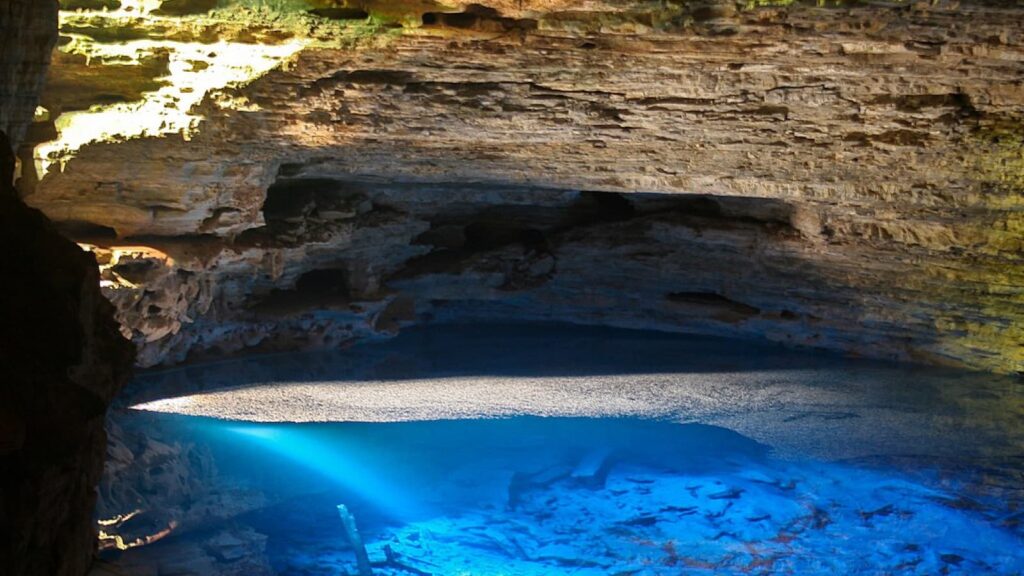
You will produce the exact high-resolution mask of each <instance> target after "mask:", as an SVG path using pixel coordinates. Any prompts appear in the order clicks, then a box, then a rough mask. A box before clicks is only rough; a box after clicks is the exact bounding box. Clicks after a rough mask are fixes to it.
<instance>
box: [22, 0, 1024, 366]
mask: <svg viewBox="0 0 1024 576" xmlns="http://www.w3.org/2000/svg"><path fill="white" fill-rule="evenodd" d="M125 4H136V3H125ZM168 4H173V5H174V7H177V6H179V5H180V6H182V7H186V6H187V7H188V10H184V9H182V10H178V9H177V8H175V9H174V10H170V9H169V8H168V9H165V10H163V11H162V13H146V12H145V10H144V9H143V8H139V9H138V10H134V11H131V12H129V11H127V8H126V7H122V8H120V9H119V10H115V11H106V12H100V11H89V10H84V11H77V12H66V13H65V14H64V15H63V17H62V26H63V27H62V30H63V32H64V34H66V35H67V36H68V38H71V39H72V41H71V42H69V43H68V44H67V45H66V46H65V48H63V50H65V51H66V52H68V55H67V56H62V57H61V62H65V61H67V62H68V63H69V64H68V65H69V66H77V64H74V59H73V58H72V57H73V56H74V55H78V56H75V57H76V58H80V57H82V56H85V57H86V58H87V59H89V61H90V62H96V63H97V65H98V66H101V67H100V68H99V70H100V71H101V72H100V74H103V72H102V71H103V70H108V71H109V72H108V74H109V75H110V76H112V77H113V76H115V75H117V76H119V77H120V74H121V72H122V71H123V68H124V66H125V64H126V62H128V63H134V65H136V66H138V67H140V68H138V71H139V72H140V73H139V74H138V75H137V81H138V83H139V84H138V85H137V86H134V87H133V86H119V87H118V89H117V90H116V93H115V94H114V97H115V98H116V99H117V101H116V102H113V103H111V102H98V104H101V106H100V107H99V108H94V109H92V110H91V111H90V110H87V111H79V112H77V113H72V114H71V115H68V114H65V115H64V116H61V117H59V118H56V119H52V120H48V121H43V122H41V125H37V131H36V134H37V136H38V137H37V138H36V139H35V140H34V141H33V144H39V146H38V147H37V148H36V149H35V159H34V161H32V158H31V156H32V151H31V150H28V151H26V152H25V153H23V155H22V157H23V159H24V160H26V162H25V164H26V166H27V167H28V169H27V170H26V174H25V177H24V178H23V180H22V190H23V193H25V194H26V195H27V196H26V200H27V201H28V202H29V203H30V204H32V205H33V206H36V207H38V208H40V209H41V210H43V211H44V212H46V213H47V214H48V215H49V216H50V217H52V218H54V219H56V220H58V221H61V222H63V223H64V224H65V225H66V226H67V229H68V230H69V231H70V232H71V233H72V234H74V235H75V236H76V237H77V238H78V239H81V240H83V241H89V242H90V243H92V244H94V245H97V246H99V247H101V249H100V250H99V251H98V253H99V254H100V257H101V259H106V260H108V261H109V262H111V263H112V264H110V266H109V267H107V268H105V272H104V274H106V276H105V293H106V294H107V295H108V296H109V297H110V298H111V299H112V300H113V301H114V302H115V304H116V306H117V307H118V315H119V318H120V320H121V321H122V324H123V325H124V331H125V333H126V334H129V335H130V336H131V337H132V339H133V340H134V341H135V342H136V344H137V345H138V347H139V349H140V351H141V354H140V363H141V364H143V365H154V364H158V363H161V362H168V363H169V362H176V361H180V360H182V359H185V358H187V357H189V355H192V356H193V357H198V356H202V355H203V354H206V353H219V352H223V351H235V350H240V349H245V348H250V347H257V346H260V347H271V348H276V347H303V346H323V345H333V344H336V343H337V342H340V341H345V340H349V339H352V338H360V337H366V336H371V335H376V334H389V333H392V332H393V331H394V330H395V329H397V328H398V327H399V326H400V325H401V324H402V323H405V322H414V321H420V320H424V319H429V318H465V317H479V316H485V317H492V318H508V317H515V318H521V319H531V318H532V319H557V320H567V321H573V322H581V323H597V324H613V325H620V326H634V327H651V328H658V329H664V330H677V331H690V332H699V333H710V334H726V335H741V336H756V337H767V338H770V339H772V340H777V341H783V342H790V343H794V344H801V345H810V346H819V347H826V348H832V349H838V350H844V351H848V352H851V353H857V354H864V355H869V356H874V357H886V358H897V359H904V360H913V361H920V362H927V363H943V364H954V365H961V366H968V367H973V368H981V369H988V370H996V371H1001V372H1010V373H1013V372H1020V371H1022V370H1024V345H1022V344H1024V291H1022V290H1024V266H1022V254H1024V250H1022V248H1024V220H1022V216H1021V215H1022V209H1024V195H1022V192H1024V164H1022V161H1021V158H1022V150H1024V144H1022V140H1021V138H1022V133H1021V131H1020V126H1021V122H1022V120H1024V65H1022V62H1024V8H1022V7H1021V6H1020V5H1019V4H1017V3H1013V2H1002V1H995V0H993V1H977V2H947V1H945V0H940V1H938V2H932V3H910V2H892V3H861V2H850V3H841V4H838V5H837V4H835V3H832V2H826V3H824V5H822V6H818V5H817V4H818V3H808V2H774V1H771V2H768V1H765V2H760V1H759V2H749V3H743V2H739V3H735V2H728V1H720V0H711V1H699V2H698V1H693V2H674V1H670V2H644V1H640V0H636V1H631V2H611V1H600V0H593V1H587V2H569V1H566V0H522V1H519V0H516V1H513V0H507V1H506V0H485V1H482V2H473V3H469V2H462V1H457V2H448V3H446V4H445V5H444V6H441V5H440V4H437V3H433V2H384V1H365V2H349V3H340V2H313V1H310V2H305V1H303V0H292V1H289V2H283V3H279V6H278V7H277V8H275V9H273V10H272V9H269V8H266V7H262V6H261V5H258V3H254V2H248V1H246V0H237V1H235V2H232V3H227V4H225V3H222V4H221V5H220V6H219V7H207V6H205V5H204V3H202V2H174V3H165V8H166V7H167V6H166V5H168ZM172 8H173V7H172ZM207 8H209V9H207ZM185 12H188V14H184V13H185ZM179 14H184V15H179ZM121 41H128V44H127V45H119V44H115V42H121ZM117 46H127V47H128V48H127V50H128V51H129V52H130V53H128V54H125V53H122V52H123V51H124V50H125V49H124V48H117ZM119 50H121V52H119ZM242 53H244V54H247V55H251V56H252V58H251V59H250V60H246V61H245V62H250V61H251V62H252V64H249V63H246V64H240V63H239V62H240V61H239V60H237V58H238V56H237V55H238V54H242ZM161 58H165V59H166V60H164V61H166V62H169V64H168V66H169V69H170V71H171V76H170V79H169V80H167V79H164V80H165V81H166V82H168V84H167V85H164V86H163V87H161V88H157V89H156V90H155V91H149V92H146V91H145V90H152V88H151V87H146V83H152V82H154V81H155V80H154V78H156V76H154V74H158V72H149V73H144V72H145V70H146V67H147V66H148V67H153V66H155V65H156V64H155V63H159V62H161V60H160V59H161ZM233 59H234V60H233ZM54 76H55V77H59V78H62V82H63V83H62V84H61V85H62V86H67V85H68V83H69V82H70V83H72V84H73V83H74V82H75V81H76V78H80V79H81V82H83V83H86V79H85V77H83V76H82V75H81V74H80V73H76V72H74V71H73V69H72V68H67V69H66V71H65V72H62V71H61V69H60V68H55V72H54ZM218 82H219V83H218ZM140 86H141V87H140ZM133 90H136V91H139V92H138V93H141V94H142V98H143V99H142V100H141V101H134V102H132V101H126V100H127V99H129V98H137V96H135V95H133V94H134V93H133ZM186 90H187V91H186ZM70 92H71V91H68V90H63V91H62V94H63V93H70ZM46 100H47V97H45V96H44V101H46ZM50 100H51V101H59V100H60V98H59V94H58V95H56V96H52V97H51V98H50ZM58 105H59V102H58V104H55V106H58ZM151 106H155V108H153V107H151ZM153 110H160V111H161V112H160V114H161V115H162V116H161V115H157V118H159V122H155V123H153V124H154V125H152V126H149V124H146V122H149V120H146V122H142V123H141V124H139V123H137V122H135V120H137V119H139V118H141V116H140V115H145V114H147V113H151V112H152V111H153ZM146 111H149V112H146ZM104 114H106V115H107V116H104ZM90 118H91V119H92V120H90ZM146 118H149V116H146ZM98 119H105V122H104V123H103V124H104V129H101V130H97V127H96V123H97V122H98ZM47 122H50V123H53V126H52V127H49V128H47V127H46V125H47ZM54 122H55V123H54ZM140 122H141V121H140ZM114 124H116V125H118V126H121V127H124V126H136V125H145V126H146V127H144V128H140V129H139V131H136V132H134V133H119V132H117V131H116V130H113V131H111V130H110V129H108V128H106V126H108V125H114ZM90 130H92V132H90ZM104 130H106V131H104ZM122 131H123V128H122ZM54 136H56V139H54ZM32 166H34V170H33V169H31V168H32ZM133 278H134V279H133Z"/></svg>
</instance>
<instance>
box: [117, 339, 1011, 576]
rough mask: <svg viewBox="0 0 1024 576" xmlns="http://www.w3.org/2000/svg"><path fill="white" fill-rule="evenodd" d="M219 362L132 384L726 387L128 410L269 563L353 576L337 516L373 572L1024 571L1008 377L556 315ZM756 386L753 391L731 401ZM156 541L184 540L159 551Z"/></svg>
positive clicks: (146, 388) (148, 390)
mask: <svg viewBox="0 0 1024 576" xmlns="http://www.w3.org/2000/svg"><path fill="white" fill-rule="evenodd" d="M503 351H504V352H503ZM595 351H596V352H597V353H596V354H595ZM624 351H626V352H624ZM446 354H447V355H448V356H449V357H448V358H445V355H446ZM567 359H568V360H567ZM238 362H239V363H227V364H221V365H216V366H207V367H199V368H194V369H190V370H189V371H185V372H180V371H179V372H175V373H173V374H155V375H152V376H150V377H147V378H144V379H142V381H141V382H142V384H139V386H140V389H139V390H137V391H136V393H137V394H138V395H139V396H140V397H146V396H147V394H148V395H149V396H152V395H153V391H154V390H162V391H166V388H167V387H169V386H173V382H174V381H179V382H180V380H181V379H182V378H187V379H188V380H190V381H191V382H192V384H193V385H194V388H195V389H198V390H206V391H209V389H210V388H218V387H222V386H223V385H224V384H225V381H229V382H230V381H231V380H232V378H231V374H232V373H234V374H236V375H239V377H238V378H236V380H239V381H240V380H244V381H245V382H243V383H244V384H246V385H266V384H267V382H268V381H278V380H281V379H282V378H283V377H284V376H283V374H290V375H291V376H292V377H293V378H294V377H295V375H296V374H297V373H300V372H301V373H303V374H305V375H304V376H303V377H302V378H303V379H305V380H316V381H318V382H324V381H330V382H333V381H334V380H337V381H338V384H337V386H339V387H340V386H342V385H343V384H342V383H343V382H345V383H347V384H345V385H357V386H358V385H360V383H361V382H363V379H365V378H366V377H367V375H368V374H372V375H374V377H376V378H381V377H382V374H383V375H385V377H386V379H390V380H394V381H395V382H396V383H397V384H396V385H401V384H402V383H403V382H405V383H408V381H409V380H410V379H416V378H426V379H432V378H438V377H441V376H446V377H450V376H452V375H460V376H465V375H469V374H478V375H479V374H492V373H497V374H503V375H506V376H507V375H511V376H513V377H516V376H522V377H526V376H529V375H537V374H539V373H541V374H561V375H565V374H573V375H576V376H580V377H582V378H590V379H600V378H603V377H605V376H607V375H609V374H615V375H617V376H622V375H626V376H629V375H631V374H637V375H639V374H649V373H655V372H656V373H658V374H662V375H669V378H670V380H671V381H672V382H678V383H679V384H678V385H679V386H691V385H692V386H696V384H693V383H692V382H691V380H688V379H687V378H686V377H684V375H692V374H694V373H699V374H701V375H702V376H701V380H700V382H701V385H702V386H704V387H702V388H699V389H700V390H702V391H703V390H709V391H716V392H715V393H716V394H718V393H719V392H721V389H725V390H726V392H728V393H722V394H720V395H717V396H715V398H719V399H720V400H719V403H720V404H721V405H717V404H716V405H714V406H710V407H709V406H704V405H701V406H700V407H699V410H698V409H694V408H692V405H691V404H689V403H682V404H680V406H679V407H678V409H677V411H676V412H672V413H669V414H662V415H660V416H656V417H635V416H628V415H627V416H615V415H613V413H614V409H612V408H609V407H608V406H606V405H604V404H600V405H598V404H595V408H594V409H595V410H596V411H597V412H598V413H597V414H596V415H595V416H594V417H537V416H532V415H529V414H523V415H516V416H511V417H501V418H494V417H487V416H488V414H487V413H486V410H482V412H481V417H480V418H476V419H468V418H467V419H458V420H431V421H398V422H331V423H304V424H293V423H281V422H265V423H261V422H247V421H232V420H221V419H211V418H206V417H196V416H186V415H179V414H143V413H132V415H130V416H126V418H144V419H147V420H146V424H145V425H146V426H151V427H154V428H155V427H159V428H161V429H163V430H168V431H170V434H171V435H172V436H174V437H175V438H177V439H178V440H179V441H181V442H192V443H196V444H199V445H202V446H204V447H205V449H208V450H209V452H210V454H212V455H213V458H214V460H215V461H216V464H217V469H218V474H219V476H218V482H220V483H221V484H223V486H225V487H228V486H230V487H235V488H237V487H239V486H242V487H246V488H248V489H252V490H258V491H259V492H261V493H262V494H263V495H264V496H265V504H264V505H262V506H260V507H257V508H255V509H252V510H248V511H246V512H244V513H243V514H240V515H239V516H237V517H235V518H233V519H232V520H231V522H233V523H241V524H244V525H245V526H247V527H251V528H252V529H254V530H255V531H256V532H258V533H260V534H264V535H266V536H267V540H266V550H265V552H266V556H267V558H268V559H269V562H270V565H271V566H272V568H273V570H274V572H275V573H277V574H284V575H296V576H297V575H304V576H313V575H317V576H319V575H324V576H327V575H331V576H337V575H339V574H356V573H357V568H356V561H355V555H354V553H353V550H352V548H351V546H350V545H349V542H348V539H347V537H346V534H345V533H344V531H343V529H342V523H341V521H340V519H339V516H338V513H337V509H336V506H337V505H338V504H344V505H345V506H346V507H347V508H348V510H350V511H351V513H352V515H353V516H354V517H355V519H356V522H357V524H358V526H359V530H360V532H361V534H362V539H363V541H364V543H365V546H366V549H367V552H368V554H369V557H370V560H371V561H372V562H373V563H374V573H375V574H378V575H380V574H383V575H398V574H434V575H445V576H448V575H464V574H465V575H480V576H491V575H495V576H496V575H523V576H527V575H561V574H566V575H568V574H573V575H617V576H620V575H648V574H650V575H654V574H666V575H668V574H672V575H676V574H971V575H976V574H1021V573H1024V526H1022V524H1021V523H1022V520H1024V508H1022V504H1024V466H1022V463H1024V443H1022V442H1021V439H1022V438H1024V409H1022V407H1024V395H1022V391H1021V386H1020V383H1019V382H1016V381H1013V380H1010V379H1001V378H997V377H992V376H986V375H973V374H965V373H957V372H948V371H932V370H920V369H915V368H908V367H900V366H892V365H886V364H878V363H866V362H857V361H850V360H846V359H842V358H838V357H835V356H828V355H821V354H808V353H794V352H790V351H783V350H779V349H775V348H771V347H754V346H748V345H747V343H737V342H732V341H724V340H723V341H716V340H709V339H694V338H692V337H679V338H676V337H666V336H664V335H658V334H646V333H640V332H630V331H616V330H589V329H580V328H572V327H551V326H546V327H492V328H490V329H488V330H486V331H480V330H479V329H476V328H465V327H454V328H444V327H441V328H427V329H420V330H418V331H413V332H412V333H411V334H409V335H407V336H402V337H399V339H398V340H396V341H392V342H387V343H378V344H372V345H367V346H363V347H356V348H354V349H352V350H350V351H346V352H341V353H332V354H327V355H323V354H320V355H285V356H279V357H272V358H264V359H261V360H258V361H254V360H251V359H250V360H241V361H238ZM243 365H244V366H245V367H246V368H245V370H242V369H241V368H240V367H241V366H243ZM254 365H258V366H259V369H254V368H253V366H254ZM296 366H303V367H304V369H303V370H304V371H303V370H296V369H295V367H296ZM254 370H255V372H254ZM243 372H244V373H245V374H246V376H245V377H244V378H243V377H241V374H243ZM254 373H258V374H261V375H262V376H261V377H259V378H256V377H254V376H253V374H254ZM747 373H749V374H750V376H749V378H748V379H745V378H742V377H741V378H738V379H737V378H733V376H734V375H735V374H741V375H742V374H747ZM723 374H729V375H730V377H729V378H724V377H723V376H722V375H723ZM672 375H678V377H676V376H672ZM672 378H676V379H675V380H672ZM705 378H711V380H710V381H706V380H705ZM626 380H627V381H629V378H626ZM257 381H258V382H257ZM353 383H354V384H353ZM338 390H339V394H342V395H344V392H345V390H346V389H344V388H339V389H338ZM755 391H758V392H757V393H758V394H761V395H764V396H766V397H767V398H769V401H758V402H754V403H750V402H747V400H749V397H750V396H752V395H754V394H755ZM161 393H164V392H161ZM501 393H502V391H501V389H500V388H497V389H495V391H494V394H496V395H500V394H501ZM622 393H623V394H624V395H625V396H627V397H628V396H629V394H630V386H629V385H628V384H627V385H626V389H625V390H624V391H622ZM702 393H703V392H702ZM707 394H711V392H707ZM459 400H460V399H459V398H444V397H438V398H436V399H435V401H437V402H444V401H448V402H459ZM609 405H610V406H615V405H617V404H615V403H614V402H610V404H609ZM716 406H717V407H716ZM691 410H692V412H691ZM269 412H271V410H270V409H269V407H268V413H269ZM627 412H628V411H627ZM175 538H178V539H186V538H198V536H197V535H190V534H189V533H188V532H187V531H185V530H182V531H181V533H180V534H179V535H175V536H173V537H172V538H169V539H167V540H165V541H161V542H160V543H158V544H156V545H154V546H172V545H174V539H175Z"/></svg>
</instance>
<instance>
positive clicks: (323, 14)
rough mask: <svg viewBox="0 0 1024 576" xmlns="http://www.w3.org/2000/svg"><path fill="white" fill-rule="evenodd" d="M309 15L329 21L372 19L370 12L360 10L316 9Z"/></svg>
mask: <svg viewBox="0 0 1024 576" xmlns="http://www.w3.org/2000/svg"><path fill="white" fill-rule="evenodd" d="M309 13H310V14H312V15H313V16H318V17H320V18H327V19H328V20H366V19H367V18H369V17H370V13H369V12H366V11H365V10H360V9H358V8H314V9H313V10H310V11H309Z"/></svg>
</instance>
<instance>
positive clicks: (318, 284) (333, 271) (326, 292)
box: [252, 268, 352, 316]
mask: <svg viewBox="0 0 1024 576" xmlns="http://www.w3.org/2000/svg"><path fill="white" fill-rule="evenodd" d="M351 299H352V286H351V276H350V274H349V272H348V270H345V269H343V268H326V269H319V270H311V271H309V272H306V273H305V274H303V275H302V276H300V277H299V279H298V280H297V281H296V282H295V286H294V287H293V288H291V289H283V290H274V291H272V292H271V293H270V294H268V295H267V296H265V297H263V298H262V299H261V300H260V301H259V302H258V303H256V304H255V305H254V306H253V308H252V309H253V311H254V312H256V313H257V314H262V315H267V316H277V315H282V316H283V315H289V314H292V313H295V312H303V311H308V310H311V309H317V308H321V309H323V308H331V307H338V306H347V305H348V304H349V303H350V301H351Z"/></svg>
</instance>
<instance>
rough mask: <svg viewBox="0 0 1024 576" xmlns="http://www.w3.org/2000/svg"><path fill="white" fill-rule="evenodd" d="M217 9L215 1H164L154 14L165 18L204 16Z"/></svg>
mask: <svg viewBox="0 0 1024 576" xmlns="http://www.w3.org/2000/svg"><path fill="white" fill-rule="evenodd" d="M216 7H217V0H164V1H163V3H161V4H160V8H157V9H156V10H154V11H153V13H154V14H163V15H167V16H187V15H189V14H205V13H207V12H209V11H210V10H213V9H214V8H216Z"/></svg>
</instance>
